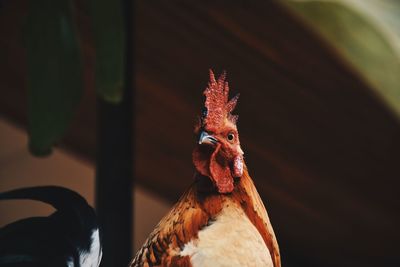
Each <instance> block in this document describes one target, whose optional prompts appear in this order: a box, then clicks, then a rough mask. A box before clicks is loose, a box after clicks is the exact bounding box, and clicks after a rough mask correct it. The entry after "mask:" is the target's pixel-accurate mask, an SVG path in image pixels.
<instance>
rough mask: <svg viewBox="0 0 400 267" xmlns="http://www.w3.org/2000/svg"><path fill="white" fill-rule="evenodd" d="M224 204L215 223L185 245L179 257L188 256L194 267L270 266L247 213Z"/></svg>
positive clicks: (267, 252) (260, 237) (257, 233)
mask: <svg viewBox="0 0 400 267" xmlns="http://www.w3.org/2000/svg"><path fill="white" fill-rule="evenodd" d="M234 205H235V204H233V203H230V204H227V205H226V206H225V207H224V208H223V210H222V212H221V213H220V214H219V215H218V216H217V218H216V221H215V222H214V223H212V224H211V225H210V226H207V227H205V228H204V229H202V230H201V231H199V233H198V239H196V240H191V241H189V242H188V243H187V244H185V246H184V248H183V250H182V251H181V253H180V255H181V256H190V258H191V263H192V265H193V267H208V266H210V267H236V266H238V267H239V266H241V267H243V266H247V267H253V266H254V267H273V263H272V258H271V255H270V253H269V250H268V248H267V246H266V245H265V242H264V240H263V238H262V236H261V235H260V233H259V232H258V231H257V228H256V227H255V226H254V225H253V224H252V223H251V222H250V220H249V219H248V218H247V216H246V214H245V213H244V212H243V210H242V209H241V208H239V207H236V206H234Z"/></svg>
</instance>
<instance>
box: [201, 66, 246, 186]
mask: <svg viewBox="0 0 400 267" xmlns="http://www.w3.org/2000/svg"><path fill="white" fill-rule="evenodd" d="M225 76H226V75H225V72H224V73H223V74H222V75H221V76H220V77H219V78H218V80H216V79H215V76H214V73H213V72H212V71H211V70H210V82H209V84H208V86H207V88H206V89H205V91H204V95H205V104H204V109H203V112H202V115H201V117H200V119H199V123H198V125H197V126H196V128H195V134H196V136H197V137H198V142H197V144H196V147H195V149H194V151H193V163H194V165H195V167H196V169H197V171H198V172H199V173H200V174H202V175H203V176H207V177H209V178H210V180H211V181H212V182H213V184H214V185H215V187H216V188H217V190H218V192H219V193H230V192H232V191H233V189H234V179H235V178H240V177H241V176H242V174H243V168H244V166H243V165H244V163H243V151H242V149H241V147H240V142H239V134H238V130H237V127H236V122H237V119H238V116H237V115H233V114H232V113H231V112H232V111H233V109H234V108H235V106H236V102H237V100H238V98H239V95H236V96H235V97H233V98H232V99H231V100H229V99H228V97H229V87H228V82H227V81H226V80H225Z"/></svg>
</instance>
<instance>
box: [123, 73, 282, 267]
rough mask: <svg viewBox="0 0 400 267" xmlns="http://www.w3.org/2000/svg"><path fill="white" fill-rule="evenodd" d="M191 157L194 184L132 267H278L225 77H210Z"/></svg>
mask: <svg viewBox="0 0 400 267" xmlns="http://www.w3.org/2000/svg"><path fill="white" fill-rule="evenodd" d="M210 76H211V81H210V84H209V86H208V88H207V89H206V91H205V96H206V104H205V110H204V112H203V115H202V117H201V120H200V122H199V125H198V127H196V134H197V135H198V136H199V143H198V145H197V146H196V147H195V150H194V152H193V162H194V165H195V167H196V174H195V182H194V183H193V184H192V186H191V187H190V188H189V189H188V190H187V191H186V193H185V194H184V195H183V196H182V197H181V199H180V200H179V201H178V203H176V204H175V206H174V207H173V209H172V210H171V211H170V212H169V214H168V215H167V216H166V217H164V218H163V219H162V220H161V222H160V223H159V224H158V225H157V227H156V229H155V230H154V231H153V232H152V233H151V234H150V236H149V238H148V239H147V241H146V243H145V244H144V245H143V247H142V248H141V249H140V250H139V251H138V253H137V254H136V257H135V258H134V260H133V261H132V263H131V266H132V267H141V266H187V267H189V266H192V267H207V266H211V267H219V266H227V267H228V266H229V267H234V266H255V267H261V266H265V267H280V255H279V248H278V244H277V241H276V238H275V235H274V231H273V229H272V226H271V223H270V221H269V219H268V215H267V212H266V210H265V207H264V205H263V203H262V201H261V199H260V196H259V194H258V192H257V190H256V188H255V186H254V184H253V182H252V180H251V178H250V176H249V174H248V172H247V168H246V167H245V164H244V162H243V151H242V150H241V147H240V143H239V137H238V133H237V128H236V120H237V116H235V115H232V114H231V111H232V110H233V108H234V107H235V105H236V101H237V97H235V98H233V99H232V100H231V101H228V90H229V89H228V85H227V83H226V82H225V76H224V75H222V76H221V77H220V78H219V79H218V81H216V80H215V78H214V75H213V74H212V73H211V75H210Z"/></svg>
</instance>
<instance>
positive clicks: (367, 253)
mask: <svg viewBox="0 0 400 267" xmlns="http://www.w3.org/2000/svg"><path fill="white" fill-rule="evenodd" d="M0 35H1V39H0V94H1V96H0V191H5V190H9V189H13V188H19V187H25V186H32V185H48V184H55V185H62V186H65V187H68V188H71V189H73V190H75V191H77V192H79V193H80V194H82V195H83V196H84V197H85V198H86V199H87V200H88V202H89V203H90V204H92V205H93V206H95V207H96V209H97V211H98V214H99V218H100V222H101V223H102V224H103V225H104V228H105V230H104V231H105V233H104V234H105V240H104V242H105V247H104V250H105V251H104V261H103V263H102V266H126V264H127V263H128V261H129V258H130V257H131V255H134V252H135V251H136V250H137V249H138V248H139V247H140V246H141V244H142V243H143V241H144V239H145V238H146V237H147V235H148V233H149V232H150V231H151V230H152V229H153V228H154V226H155V225H156V223H157V222H158V221H159V220H160V218H161V217H162V216H163V215H165V214H166V213H167V211H168V210H169V208H170V207H171V206H172V204H173V203H174V202H175V201H177V199H178V198H179V196H180V195H181V194H182V192H183V191H184V190H185V188H187V187H188V186H189V185H190V183H191V181H192V174H193V166H192V163H191V151H192V148H193V144H194V136H193V126H194V123H195V122H196V119H197V115H198V114H199V112H200V110H201V106H202V101H203V99H202V91H203V90H204V89H205V87H206V85H207V82H208V70H209V69H210V68H211V69H213V70H214V71H215V72H216V73H217V74H219V73H221V72H222V71H223V70H226V71H227V73H228V80H229V84H230V87H231V92H232V95H233V94H234V93H236V92H240V93H241V98H240V100H239V104H238V108H237V111H236V113H237V114H239V115H240V119H239V123H238V128H239V132H240V134H241V144H242V147H243V150H244V151H245V154H246V163H247V165H248V167H249V170H250V174H251V176H252V178H253V179H254V181H255V183H256V186H257V188H258V190H259V192H260V195H261V197H262V199H263V200H264V203H265V204H266V207H267V210H268V212H269V215H270V218H271V221H272V224H273V226H274V229H275V233H276V236H277V239H278V242H279V244H280V249H281V254H282V261H283V266H400V253H399V250H398V240H399V238H400V231H399V230H398V226H399V225H400V213H399V211H400V201H399V195H400V182H399V179H400V138H399V137H400V120H399V119H400V60H399V59H400V42H399V41H400V40H399V38H400V37H399V36H400V2H399V1H396V0H366V1H357V0H348V1H346V0H342V1H340V0H336V1H335V0H333V1H202V2H199V1H193V0H189V1H161V0H150V1H143V0H137V1H127V0H126V1H106V0H102V1H89V0H82V1H78V0H59V1H50V0H36V1H27V0H13V1H8V0H2V1H0ZM50 211H51V209H50V208H49V207H47V206H45V205H42V204H37V203H33V202H29V201H3V202H0V226H4V225H5V224H7V223H9V222H12V221H14V220H16V219H18V218H23V217H27V216H34V215H46V214H49V213H50Z"/></svg>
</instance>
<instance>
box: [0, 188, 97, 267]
mask: <svg viewBox="0 0 400 267" xmlns="http://www.w3.org/2000/svg"><path fill="white" fill-rule="evenodd" d="M7 199H31V200H38V201H42V202H44V203H47V204H50V205H52V206H53V207H54V208H56V209H57V210H56V211H55V212H54V213H53V214H51V215H50V216H48V217H31V218H26V219H22V220H19V221H16V222H13V223H10V224H8V225H6V226H4V227H3V228H1V229H0V267H36V266H37V267H39V266H43V267H44V266H49V267H50V266H51V267H98V266H99V264H100V261H101V256H102V246H101V243H100V234H99V228H98V224H97V222H96V215H95V212H94V209H93V208H92V207H91V206H89V204H88V203H87V202H86V200H85V199H84V198H83V197H81V196H80V195H78V194H77V193H75V192H74V191H71V190H69V189H66V188H63V187H57V186H40V187H29V188H21V189H16V190H12V191H8V192H4V193H1V194H0V200H7Z"/></svg>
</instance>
